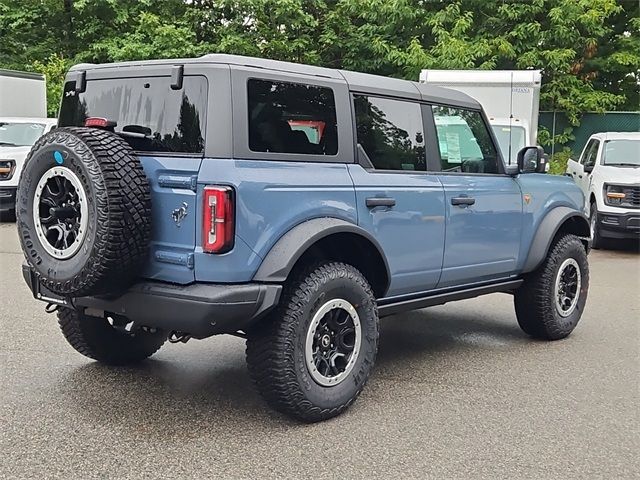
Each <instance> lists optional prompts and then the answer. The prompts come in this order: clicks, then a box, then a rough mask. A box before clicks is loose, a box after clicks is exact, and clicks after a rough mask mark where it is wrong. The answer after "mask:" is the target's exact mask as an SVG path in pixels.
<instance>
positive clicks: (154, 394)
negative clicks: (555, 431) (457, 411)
mask: <svg viewBox="0 0 640 480" xmlns="http://www.w3.org/2000/svg"><path fill="white" fill-rule="evenodd" d="M508 301H509V302H510V301H511V299H510V298H509V299H508ZM525 341H527V338H526V336H524V334H523V333H522V332H521V331H520V330H519V328H518V326H517V323H516V320H515V316H514V317H513V325H508V324H505V323H500V322H498V321H493V320H487V319H486V318H480V319H478V318H477V317H474V316H473V315H472V314H469V315H461V314H460V313H458V314H447V313H446V312H442V311H438V312H435V313H433V312H431V311H430V310H428V309H427V310H423V311H417V312H412V313H409V314H405V315H396V316H393V317H388V318H385V319H383V320H382V322H381V345H380V351H379V356H378V362H377V368H378V369H379V370H383V369H384V368H385V367H393V369H394V371H395V372H396V373H400V374H402V371H403V370H405V369H406V370H410V369H411V364H412V363H414V362H416V361H417V362H422V363H424V364H425V366H426V367H427V369H428V368H429V363H430V362H432V361H435V358H434V356H435V355H442V354H444V355H446V356H450V355H457V354H460V353H461V351H462V350H464V349H469V348H473V349H496V348H504V347H505V346H508V345H509V344H514V343H519V342H525ZM187 348H188V347H187ZM240 348H242V347H240ZM183 355H184V354H178V355H177V356H178V358H175V356H173V357H172V361H167V360H163V359H160V357H159V358H158V359H154V358H151V359H149V360H147V361H145V362H143V363H141V364H140V365H138V366H134V367H120V368H116V367H109V366H105V365H101V364H98V363H95V362H92V363H87V364H84V365H82V366H81V367H79V368H77V369H75V370H74V371H73V372H71V373H70V374H68V375H67V376H66V377H64V378H63V380H62V382H61V383H60V384H59V386H58V388H59V395H60V396H61V397H62V398H61V401H60V404H63V405H65V406H66V408H70V409H71V410H72V412H73V415H79V416H81V417H82V418H83V419H84V421H86V422H89V423H91V424H93V425H95V426H99V427H101V428H108V429H109V430H112V429H114V428H124V429H126V430H127V433H128V434H134V435H135V434H137V433H139V434H140V435H143V436H144V437H145V438H148V437H153V436H158V437H164V438H166V437H167V436H173V437H179V438H190V437H192V436H194V437H197V436H199V433H198V428H194V426H197V425H198V424H201V425H203V426H204V425H208V426H211V424H212V423H215V424H216V426H215V428H216V429H218V428H224V426H226V427H228V428H233V427H238V426H240V427H242V426H244V427H246V429H247V430H250V429H251V428H257V427H258V426H260V425H262V428H268V429H282V428H285V429H286V428H291V427H295V426H301V424H299V423H297V422H295V421H291V420H288V419H286V418H284V417H283V416H280V415H278V414H276V413H274V412H272V411H271V410H270V409H269V408H268V407H267V405H266V404H265V403H264V402H263V401H262V400H261V399H260V398H259V396H258V394H257V392H256V391H255V390H254V388H253V385H252V384H251V381H250V379H249V375H248V372H247V369H246V366H245V364H244V361H239V359H238V357H236V356H235V355H234V356H233V357H234V358H233V360H232V361H229V359H228V358H226V359H225V357H224V356H223V357H222V358H219V357H215V360H214V361H212V363H211V364H209V363H208V362H207V361H202V360H203V359H202V358H197V359H195V357H194V356H193V355H191V356H183ZM226 357H228V352H227V354H226ZM225 360H226V361H225ZM424 380H426V381H428V378H425V379H424ZM388 387H389V388H393V386H388ZM241 429H244V428H241Z"/></svg>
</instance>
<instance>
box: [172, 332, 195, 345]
mask: <svg viewBox="0 0 640 480" xmlns="http://www.w3.org/2000/svg"><path fill="white" fill-rule="evenodd" d="M168 340H169V343H187V342H188V341H189V340H191V335H189V334H188V333H185V332H178V331H177V330H174V331H172V332H171V333H170V334H169V338H168Z"/></svg>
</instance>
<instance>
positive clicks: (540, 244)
mask: <svg viewBox="0 0 640 480" xmlns="http://www.w3.org/2000/svg"><path fill="white" fill-rule="evenodd" d="M571 218H575V219H576V220H577V222H578V223H577V226H576V228H577V230H576V231H575V232H574V233H575V234H576V235H578V236H580V237H584V238H587V239H589V236H590V230H589V220H588V219H587V217H586V216H585V215H584V214H583V213H582V212H579V211H577V210H575V209H573V208H569V207H555V208H554V209H552V210H551V211H550V212H549V213H547V215H546V216H545V217H544V218H543V219H542V222H540V225H539V226H538V230H537V231H536V233H535V235H534V237H533V241H532V242H531V247H529V253H528V255H527V259H526V261H525V263H524V266H523V268H522V273H528V272H532V271H533V270H535V269H536V268H538V266H539V265H540V264H541V263H542V261H543V260H544V259H545V257H546V256H547V252H548V251H549V248H550V247H551V242H552V241H553V238H554V237H555V236H556V233H558V230H560V227H561V226H562V225H563V224H564V223H565V222H566V221H567V220H569V219H571Z"/></svg>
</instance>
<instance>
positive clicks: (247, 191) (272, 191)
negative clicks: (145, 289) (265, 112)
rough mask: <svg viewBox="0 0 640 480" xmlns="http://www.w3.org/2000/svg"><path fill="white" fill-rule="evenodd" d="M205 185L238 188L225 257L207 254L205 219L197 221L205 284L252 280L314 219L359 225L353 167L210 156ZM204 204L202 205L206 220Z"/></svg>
mask: <svg viewBox="0 0 640 480" xmlns="http://www.w3.org/2000/svg"><path fill="white" fill-rule="evenodd" d="M205 185H230V186H232V187H234V189H235V192H236V238H235V246H234V248H233V250H231V251H230V252H228V253H226V254H222V255H211V254H207V253H203V251H202V246H201V245H202V241H200V240H198V239H201V238H202V235H203V232H202V222H201V221H198V222H197V225H196V239H197V240H196V250H195V276H196V280H197V281H203V282H221V283H229V282H231V283H233V282H246V281H250V280H251V279H252V278H253V276H254V274H255V272H256V271H257V269H258V267H259V266H260V263H261V262H262V259H263V258H264V257H265V256H266V254H267V253H268V252H269V250H270V249H271V247H272V246H273V245H274V244H275V243H276V242H277V241H278V239H279V238H280V237H282V235H284V234H285V233H286V232H287V231H289V230H290V229H291V228H293V227H294V226H296V225H298V224H299V223H302V222H304V221H306V220H310V219H312V218H320V217H334V218H339V219H342V220H345V221H348V222H351V223H353V224H356V223H357V210H356V202H355V192H354V188H353V183H352V181H351V177H350V176H349V173H348V172H347V166H346V165H345V164H340V163H335V164H334V163H311V162H305V163H302V162H286V161H280V162H279V161H262V160H239V159H236V160H233V159H214V158H206V159H204V160H203V162H202V166H201V168H200V173H199V175H198V193H199V195H198V197H199V198H201V197H202V195H201V193H202V189H203V188H204V186H205ZM202 211H203V205H202V204H201V202H200V204H199V205H198V218H200V219H201V218H202Z"/></svg>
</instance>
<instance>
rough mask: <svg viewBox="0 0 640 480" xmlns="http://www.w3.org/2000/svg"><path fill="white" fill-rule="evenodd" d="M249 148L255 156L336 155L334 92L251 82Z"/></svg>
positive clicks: (322, 88) (259, 81)
mask: <svg viewBox="0 0 640 480" xmlns="http://www.w3.org/2000/svg"><path fill="white" fill-rule="evenodd" d="M247 95H248V107H249V111H248V115H249V148H250V149H251V150H252V151H254V152H274V153H298V154H305V155H336V153H337V152H338V134H337V122H336V104H335V99H334V95H333V90H331V89H330V88H327V87H319V86H315V85H305V84H301V83H290V82H277V81H271V80H260V79H255V78H252V79H249V81H248V82H247Z"/></svg>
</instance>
